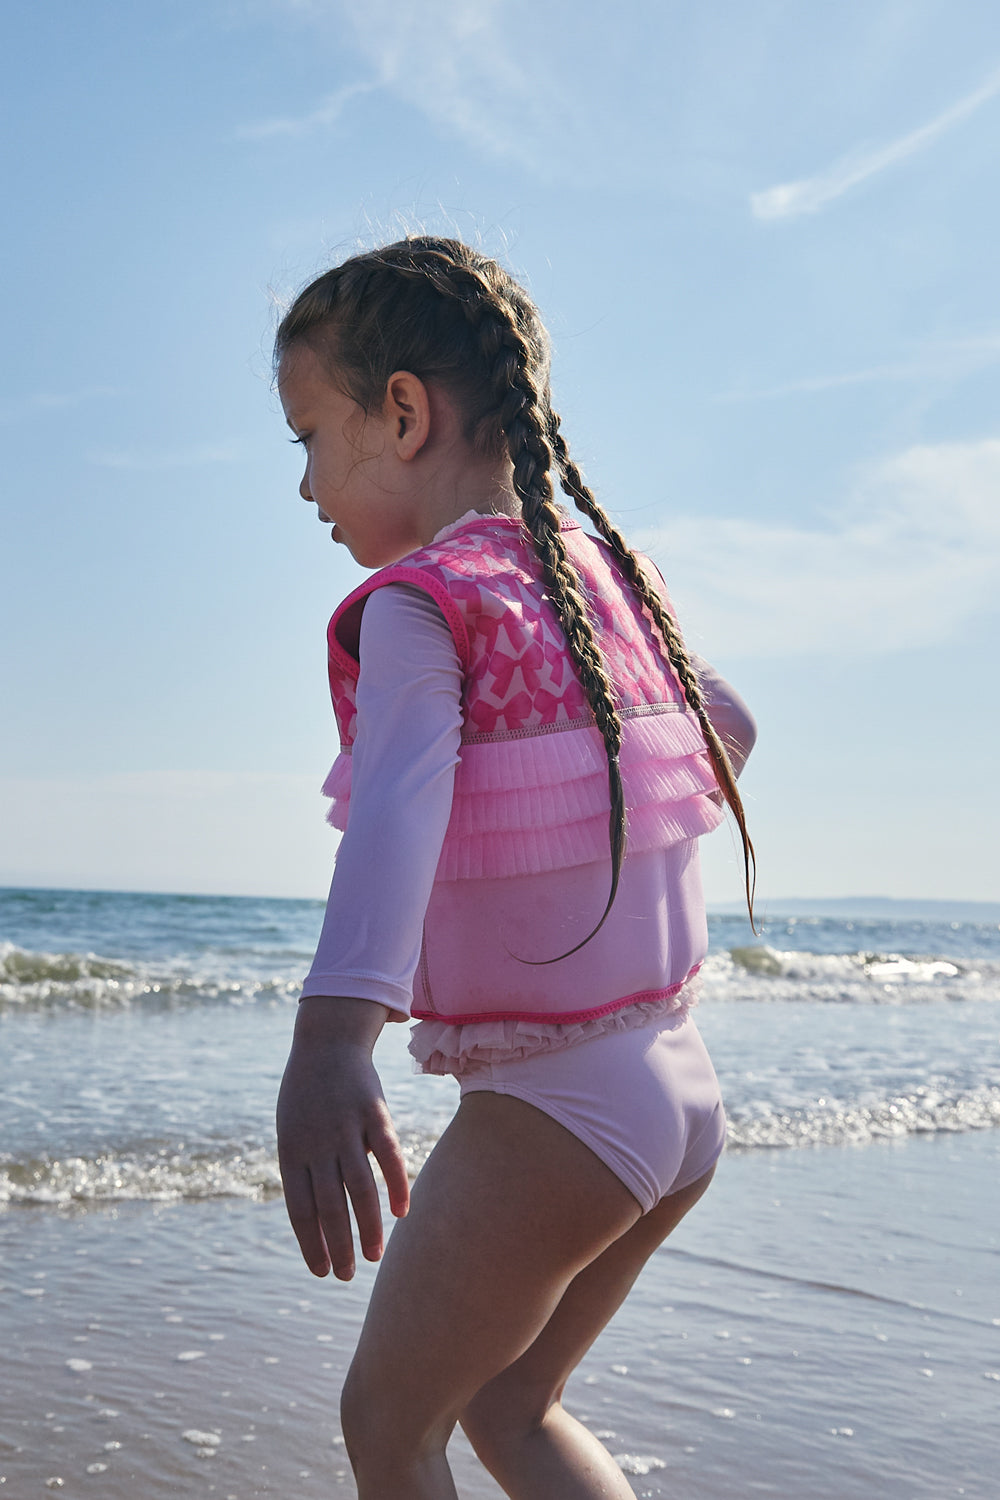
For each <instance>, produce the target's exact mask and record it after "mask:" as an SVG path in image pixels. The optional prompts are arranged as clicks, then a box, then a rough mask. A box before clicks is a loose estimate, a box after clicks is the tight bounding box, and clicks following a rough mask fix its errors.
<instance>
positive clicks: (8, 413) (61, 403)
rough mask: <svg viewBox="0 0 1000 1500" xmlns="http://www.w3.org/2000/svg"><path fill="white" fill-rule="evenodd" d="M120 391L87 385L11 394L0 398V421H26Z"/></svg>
mask: <svg viewBox="0 0 1000 1500" xmlns="http://www.w3.org/2000/svg"><path fill="white" fill-rule="evenodd" d="M120 394H121V393H120V392H119V391H118V390H117V389H116V388H115V387H114V386H111V385H88V386H84V387H83V389H82V390H79V391H35V392H33V393H32V394H31V395H27V396H12V397H9V398H8V399H7V400H2V399H0V422H3V423H5V424H6V423H11V422H26V421H31V420H32V418H34V417H41V416H44V415H45V414H46V413H47V412H53V411H65V410H67V408H69V407H73V406H82V405H83V403H84V402H86V401H98V400H102V399H104V398H105V397H107V396H117V395H120Z"/></svg>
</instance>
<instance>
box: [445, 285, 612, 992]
mask: <svg viewBox="0 0 1000 1500" xmlns="http://www.w3.org/2000/svg"><path fill="white" fill-rule="evenodd" d="M470 279H473V280H475V282H476V291H477V292H478V293H479V295H478V297H476V298H474V299H473V298H471V297H470V298H469V300H464V299H463V307H464V308H465V311H466V315H467V317H469V319H470V321H473V322H474V323H475V324H476V325H477V326H478V330H479V337H480V342H481V346H482V348H483V352H484V354H485V355H487V357H489V358H491V359H492V379H493V386H494V392H495V397H496V408H497V410H498V412H499V414H500V421H501V425H502V428H503V432H504V435H505V437H506V439H507V449H508V452H509V454H510V459H511V463H512V465H513V478H514V489H515V491H516V493H517V495H518V498H519V499H520V501H521V515H522V518H523V520H524V524H525V526H526V527H527V528H528V532H529V534H530V536H531V540H532V544H533V546H534V549H535V553H536V554H537V556H538V560H539V562H540V563H541V566H542V576H543V578H544V580H545V587H546V591H547V593H548V595H549V598H550V600H551V602H552V604H553V606H554V608H555V611H556V614H557V615H558V617H559V623H560V625H561V626H562V629H563V634H564V635H565V637H566V644H567V646H568V647H569V653H570V656H571V657H572V659H573V665H574V666H575V668H576V671H577V676H578V677H579V679H580V683H581V686H582V687H583V690H584V693H585V695H586V698H587V702H588V704H589V705H590V708H591V711H592V713H593V715H594V719H595V721H596V724H597V728H598V729H599V731H600V734H601V738H602V739H603V740H604V748H605V750H606V752H607V757H608V792H609V797H610V803H611V811H610V817H609V823H608V836H609V843H610V846H611V890H610V893H609V895H608V902H607V905H606V906H605V908H604V911H603V913H602V915H601V919H600V921H599V922H598V923H597V926H596V927H595V928H594V929H593V931H592V932H590V933H588V935H587V937H585V938H584V939H583V940H582V941H581V942H579V943H577V944H576V946H575V947H573V948H570V949H569V950H568V951H567V952H566V953H561V954H559V955H557V958H549V959H543V960H541V962H542V963H556V962H558V960H559V959H562V958H568V957H569V956H570V954H571V953H576V952H578V951H579V949H580V948H582V947H584V945H585V944H586V943H589V942H590V939H591V938H592V937H594V936H595V935H596V934H597V933H598V932H599V931H600V929H601V928H602V927H603V925H604V923H605V921H606V920H607V917H608V913H609V912H610V911H611V908H612V906H613V905H614V901H615V897H616V895H617V894H618V885H619V881H620V879H621V867H622V862H623V860H624V858H625V844H626V814H625V789H624V786H623V784H622V774H621V763H620V759H619V756H620V753H621V743H622V726H621V720H620V718H619V717H618V710H617V707H616V705H615V690H614V687H613V685H612V682H611V679H610V677H609V676H608V674H607V670H606V669H605V666H604V662H603V660H602V658H601V653H600V649H599V647H598V645H597V640H596V638H595V636H594V630H593V626H592V625H591V622H590V617H589V613H588V610H587V605H586V601H585V599H584V597H583V594H582V592H581V590H580V580H579V578H578V576H577V573H576V570H575V569H574V567H573V566H572V564H571V563H570V561H569V558H568V556H567V553H566V546H565V543H564V542H563V539H562V532H561V528H560V522H559V512H558V510H557V509H556V506H555V502H554V497H553V491H552V478H551V470H552V466H553V453H552V447H551V444H550V439H549V425H550V418H549V415H548V413H549V403H548V395H547V390H546V389H545V388H544V387H540V385H539V383H538V382H537V380H536V379H535V378H534V375H533V372H532V357H531V355H532V351H531V349H530V346H529V344H528V342H527V340H526V339H525V338H524V337H523V335H522V333H521V330H520V329H519V328H518V326H517V317H516V312H515V310H514V309H513V308H512V307H511V306H510V303H509V302H505V301H504V299H502V298H500V297H497V296H496V294H495V293H493V292H492V290H490V289H487V288H484V287H483V285H482V281H481V279H480V278H476V277H475V276H474V273H472V275H471V276H470V273H469V272H468V271H466V269H465V268H464V267H463V268H461V270H460V271H459V272H458V273H457V274H456V273H452V277H451V278H446V281H447V282H448V283H450V284H448V285H447V291H448V292H449V293H450V294H452V295H458V296H462V295H463V292H464V290H465V287H466V286H467V285H468V281H469V280H470ZM453 289H454V290H453ZM545 374H546V375H547V371H546V372H545ZM526 961H527V960H526Z"/></svg>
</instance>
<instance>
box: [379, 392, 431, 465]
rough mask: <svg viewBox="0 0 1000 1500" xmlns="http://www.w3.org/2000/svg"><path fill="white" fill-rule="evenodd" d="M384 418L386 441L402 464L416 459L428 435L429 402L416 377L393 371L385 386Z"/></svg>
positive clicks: (429, 420)
mask: <svg viewBox="0 0 1000 1500" xmlns="http://www.w3.org/2000/svg"><path fill="white" fill-rule="evenodd" d="M383 415H384V417H385V425H386V431H387V435H388V440H389V442H390V443H391V444H392V446H393V447H394V448H395V450H396V456H397V458H401V459H402V460H403V462H404V463H408V462H409V460H410V459H413V458H416V456H417V454H418V453H419V452H420V451H421V449H422V448H423V447H424V444H425V443H426V442H427V439H428V437H429V436H430V430H431V402H430V396H429V395H428V392H427V387H426V385H425V384H424V382H423V381H422V380H421V379H420V377H419V375H413V374H411V372H410V371H409V370H397V371H396V372H395V373H394V374H392V375H390V376H389V379H388V380H387V381H386V387H385V407H384V411H383Z"/></svg>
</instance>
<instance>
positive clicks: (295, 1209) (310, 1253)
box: [281, 1162, 330, 1276]
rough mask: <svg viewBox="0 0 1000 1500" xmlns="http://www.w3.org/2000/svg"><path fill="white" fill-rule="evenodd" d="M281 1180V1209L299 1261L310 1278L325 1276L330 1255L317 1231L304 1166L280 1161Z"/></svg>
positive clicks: (316, 1218)
mask: <svg viewBox="0 0 1000 1500" xmlns="http://www.w3.org/2000/svg"><path fill="white" fill-rule="evenodd" d="M281 1181H282V1186H283V1187H284V1190H285V1208H286V1210H287V1212H288V1218H289V1222H290V1223H291V1226H292V1229H293V1230H294V1231H295V1238H296V1239H297V1240H298V1242H299V1249H300V1250H301V1251H302V1259H303V1260H304V1261H305V1263H306V1265H307V1266H308V1267H309V1269H310V1271H311V1272H312V1273H313V1275H314V1276H326V1275H327V1274H328V1272H329V1270H330V1256H329V1253H328V1251H327V1246H326V1241H325V1239H324V1238H323V1231H322V1229H321V1228H320V1223H319V1218H318V1216H317V1210H316V1201H315V1199H314V1197H313V1189H312V1181H311V1179H310V1176H309V1172H308V1170H307V1169H306V1168H305V1167H290V1166H288V1165H286V1164H285V1163H284V1162H282V1163H281Z"/></svg>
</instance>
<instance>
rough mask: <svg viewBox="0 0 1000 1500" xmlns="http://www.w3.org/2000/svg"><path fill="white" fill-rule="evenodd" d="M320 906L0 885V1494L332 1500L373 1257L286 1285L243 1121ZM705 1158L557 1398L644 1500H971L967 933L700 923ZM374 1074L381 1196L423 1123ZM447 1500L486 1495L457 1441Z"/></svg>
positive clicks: (986, 1064)
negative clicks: (708, 1178) (714, 1170)
mask: <svg viewBox="0 0 1000 1500" xmlns="http://www.w3.org/2000/svg"><path fill="white" fill-rule="evenodd" d="M321 919H322V904H321V903H320V902H310V901H265V900H259V901H255V900H246V899H236V898H233V899H223V898H206V897H183V896H145V895H135V894H129V895H115V894H107V893H98V892H60V891H13V890H11V891H3V892H0V1316H2V1317H3V1319H4V1328H5V1333H6V1338H5V1350H4V1359H3V1360H2V1361H0V1486H2V1489H0V1493H2V1494H4V1495H9V1496H11V1497H12V1500H29V1497H31V1496H35V1495H41V1494H43V1493H48V1492H50V1491H59V1492H62V1493H63V1494H65V1495H67V1496H84V1497H86V1496H92V1497H95V1500H134V1497H135V1496H137V1495H142V1496H143V1497H144V1500H158V1497H160V1496H163V1497H164V1500H166V1497H167V1496H175V1495H191V1496H208V1497H211V1496H219V1497H225V1500H278V1497H281V1500H285V1497H287V1496H288V1495H290V1494H295V1495H297V1496H299V1497H301V1500H320V1497H322V1496H327V1495H329V1493H330V1491H331V1489H332V1490H334V1491H335V1492H337V1491H339V1492H340V1493H342V1494H350V1493H352V1489H353V1487H352V1484H351V1478H350V1473H349V1469H348V1466H347V1463H346V1460H345V1455H344V1449H343V1439H342V1437H341V1436H340V1433H339V1430H338V1427H337V1422H336V1405H337V1394H338V1390H339V1387H340V1384H341V1382H342V1380H343V1376H344V1373H345V1371H346V1368H347V1364H348V1362H349V1359H350V1355H351V1351H352V1349H353V1346H354V1343H355V1341H356V1338H357V1333H358V1330H359V1328H360V1325H361V1321H362V1319H363V1316H364V1310H365V1303H366V1300H367V1295H368V1291H369V1288H370V1285H371V1280H372V1277H373V1275H374V1269H375V1268H374V1267H372V1266H369V1265H366V1264H364V1263H362V1264H361V1265H360V1266H359V1270H358V1276H357V1279H356V1281H354V1282H352V1283H351V1284H350V1285H349V1286H345V1285H343V1284H341V1283H335V1282H332V1281H326V1282H323V1283H319V1282H316V1281H315V1280H314V1279H313V1278H311V1277H310V1276H309V1274H308V1272H307V1271H306V1270H305V1268H304V1266H303V1265H302V1263H301V1261H300V1260H299V1257H298V1253H297V1249H296V1247H295V1244H294V1241H293V1238H292V1235H291V1232H290V1230H289V1228H288V1225H287V1222H286V1220H285V1217H284V1210H283V1206H282V1204H281V1202H280V1201H279V1191H280V1189H279V1178H278V1171H277V1162H276V1157H275V1147H274V1133H273V1123H272V1121H273V1109H274V1099H275V1095H276V1092H277V1086H278V1082H279V1079H280V1075H281V1071H282V1067H283V1064H284V1058H285V1055H286V1052H287V1048H288V1043H289V1040H290V1036H291V1028H292V1022H293V1019H294V1013H295V1001H296V998H297V995H298V987H299V982H300V979H301V976H302V974H303V972H304V971H305V969H306V967H307V966H308V963H309V961H310V958H311V955H312V950H313V946H314V944H315V940H316V936H317V934H318V930H319V925H320V922H321ZM710 931H711V952H710V955H709V958H708V961H707V963H706V965H705V968H704V976H703V982H702V989H701V1000H700V1004H699V1008H698V1012H697V1014H698V1023H699V1026H700V1028H701V1030H702V1032H703V1034H704V1035H705V1037H706V1040H707V1041H708V1044H709V1047H710V1049H711V1052H712V1055H713V1058H714V1060H715V1063H716V1068H717V1070H718V1072H719V1075H720V1079H721V1082H722V1086H723V1091H724V1094H725V1097H726V1101H727V1111H728V1115H729V1122H730V1146H729V1155H728V1160H727V1161H725V1162H724V1163H723V1167H722V1169H721V1170H720V1172H719V1173H718V1175H717V1177H716V1181H715V1183H714V1184H713V1187H712V1190H711V1191H710V1192H709V1193H708V1194H707V1195H706V1197H705V1199H704V1200H703V1201H702V1203H700V1204H699V1205H698V1208H697V1210H696V1211H695V1212H694V1213H692V1214H691V1215H690V1216H689V1218H688V1219H686V1220H685V1221H684V1223H683V1224H682V1225H681V1226H680V1228H679V1229H678V1231H677V1232H676V1233H675V1235H673V1236H672V1237H671V1238H670V1239H669V1240H668V1241H667V1242H666V1243H665V1244H664V1245H663V1246H662V1247H661V1248H660V1249H659V1250H658V1251H657V1252H656V1253H655V1254H654V1255H653V1257H652V1258H651V1261H650V1264H649V1265H648V1267H647V1268H646V1270H645V1271H644V1272H643V1275H642V1277H641V1278H640V1280H639V1283H638V1284H637V1286H636V1287H635V1289H634V1290H633V1292H632V1294H631V1295H630V1296H629V1298H628V1300H627V1302H626V1304H625V1307H624V1308H623V1309H622V1311H621V1312H620V1313H619V1314H618V1315H617V1317H616V1318H615V1319H614V1320H613V1322H612V1324H611V1325H610V1326H609V1328H608V1329H607V1330H606V1331H605V1333H604V1334H602V1336H601V1338H600V1339H599V1340H598V1341H597V1343H596V1344H595V1345H594V1347H593V1349H592V1350H591V1351H590V1352H589V1353H588V1354H587V1355H586V1356H585V1358H584V1360H583V1361H582V1363H581V1366H580V1368H579V1370H578V1371H577V1372H576V1373H575V1374H574V1376H573V1378H572V1380H571V1382H570V1387H569V1392H568V1400H569V1405H570V1407H571V1409H572V1410H574V1411H575V1412H576V1413H577V1414H578V1415H579V1416H580V1417H581V1419H582V1420H584V1421H586V1422H587V1424H588V1425H589V1426H590V1427H591V1429H592V1430H593V1431H594V1432H595V1434H596V1435H597V1436H598V1437H599V1438H600V1440H601V1441H603V1442H604V1443H605V1444H606V1445H607V1447H608V1448H609V1450H610V1451H611V1452H612V1453H613V1454H615V1456H616V1457H617V1458H618V1460H619V1462H620V1464H621V1466H622V1468H623V1469H624V1471H625V1472H626V1475H627V1476H628V1481H629V1483H630V1485H631V1487H632V1488H633V1490H634V1491H635V1493H636V1495H637V1496H642V1497H648V1500H668V1497H669V1500H678V1497H681V1496H686V1495H691V1496H698V1497H699V1500H738V1497H739V1500H742V1497H745V1496H746V1495H760V1496H768V1497H773V1500H787V1497H788V1496H790V1495H798V1494H807V1495H810V1496H812V1497H814V1500H869V1497H870V1496H871V1495H878V1496H880V1497H882V1500H941V1497H943V1496H956V1497H963V1500H994V1497H995V1495H996V1494H997V1486H996V1477H995V1467H996V1432H997V1430H998V1424H1000V1274H998V1266H1000V1210H998V1198H997V1192H996V1180H997V1171H998V1167H1000V1133H998V1131H997V1130H996V1126H997V1124H998V1123H1000V1045H998V1043H1000V931H998V928H997V926H996V925H995V924H993V925H991V924H987V923H972V922H958V923H953V922H946V921H932V920H925V921H916V922H902V921H898V920H896V921H889V920H874V919H872V920H854V921H848V920H843V919H829V918H819V917H798V918H782V917H780V916H772V917H771V918H770V920H768V921H767V923H766V925H765V930H764V932H763V934H762V937H761V939H760V940H759V941H756V940H753V939H752V938H750V936H749V934H748V929H747V925H746V922H745V920H744V919H743V918H739V917H718V918H713V919H711V923H710ZM405 1042H406V1028H405V1027H402V1026H393V1027H389V1028H387V1029H386V1032H385V1033H384V1035H383V1038H382V1040H381V1041H380V1043H379V1047H378V1054H377V1057H378V1062H379V1066H380V1071H381V1073H382V1077H383V1082H384V1085H385V1089H386V1095H387V1098H388V1099H389V1102H390V1106H391V1108H392V1110H393V1113H394V1117H395V1119H396V1123H397V1126H398V1128H399V1130H400V1133H401V1136H402V1139H403V1143H404V1148H405V1150H406V1151H407V1154H408V1157H409V1159H410V1162H411V1165H412V1168H413V1170H414V1171H416V1170H417V1169H418V1168H419V1165H420V1162H421V1161H422V1160H423V1158H424V1157H425V1155H426V1153H427V1151H428V1150H429V1149H430V1148H431V1146H432V1145H433V1142H434V1140H435V1139H436V1137H437V1135H438V1134H439V1132H440V1130H441V1129H442V1128H443V1126H444V1124H445V1123H446V1122H447V1120H448V1118H449V1117H450V1115H451V1112H452V1110H453V1108H454V1105H455V1102H456V1094H457V1090H456V1088H455V1086H454V1084H453V1082H452V1081H451V1080H448V1079H435V1078H425V1077H417V1076H415V1075H414V1074H413V1072H412V1070H411V1064H410V1060H409V1057H408V1054H407V1052H406V1049H405ZM450 1452H451V1453H452V1457H453V1466H454V1469H455V1473H456V1480H457V1485H458V1490H459V1493H460V1494H461V1495H462V1496H463V1497H465V1500H499V1497H500V1492H499V1490H498V1489H497V1487H496V1485H495V1484H494V1483H493V1481H492V1480H491V1479H490V1478H489V1476H487V1475H486V1474H485V1473H484V1472H483V1471H482V1469H481V1468H480V1467H479V1465H478V1464H477V1463H476V1461H475V1459H474V1457H473V1455H472V1454H471V1452H470V1450H469V1449H468V1446H467V1444H465V1443H464V1441H463V1439H462V1438H461V1436H458V1437H456V1439H455V1440H454V1442H453V1445H452V1449H451V1450H450Z"/></svg>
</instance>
